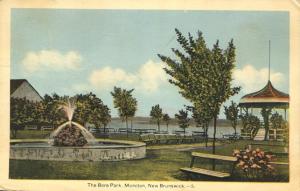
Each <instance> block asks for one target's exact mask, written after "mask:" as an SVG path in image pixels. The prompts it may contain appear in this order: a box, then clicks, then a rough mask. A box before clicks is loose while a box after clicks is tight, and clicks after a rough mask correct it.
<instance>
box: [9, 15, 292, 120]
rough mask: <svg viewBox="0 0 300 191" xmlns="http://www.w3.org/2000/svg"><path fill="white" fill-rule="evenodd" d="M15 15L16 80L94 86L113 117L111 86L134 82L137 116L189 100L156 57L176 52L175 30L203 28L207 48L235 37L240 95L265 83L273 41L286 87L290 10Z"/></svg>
mask: <svg viewBox="0 0 300 191" xmlns="http://www.w3.org/2000/svg"><path fill="white" fill-rule="evenodd" d="M11 18H12V19H11V20H12V27H11V46H12V49H11V78H26V79H28V80H29V82H30V83H31V84H32V85H33V86H34V87H35V88H36V89H37V91H38V92H39V93H40V94H41V95H44V94H46V93H47V94H52V93H54V92H56V93H58V94H60V95H70V96H72V95H74V94H76V93H87V92H90V91H92V92H94V93H96V94H97V96H99V97H100V98H101V99H102V100H103V101H104V103H105V104H107V105H108V106H109V107H110V108H111V109H112V114H113V116H116V115H117V111H116V110H115V109H114V108H113V104H112V98H111V95H110V91H111V90H112V89H113V86H121V87H123V88H128V89H129V88H135V91H134V96H135V97H136V98H137V99H138V104H139V109H138V111H137V115H138V116H148V115H149V112H150V108H151V106H152V105H155V104H160V105H161V106H162V108H163V110H164V112H167V113H169V114H170V115H174V113H176V112H177V111H178V110H179V109H181V108H183V105H184V104H188V102H187V101H186V100H185V99H183V98H182V97H181V96H180V95H179V93H178V89H177V87H174V86H173V85H171V84H169V83H168V82H167V79H168V76H167V75H166V74H165V73H164V71H163V70H162V67H163V66H164V65H163V63H161V61H160V60H159V58H158V57H157V54H158V53H160V54H163V55H168V56H171V57H173V58H174V55H173V54H172V52H171V48H178V43H177V42H176V38H175V31H174V29H175V28H178V29H179V30H180V31H181V32H182V33H183V34H184V35H187V33H188V32H190V33H191V34H192V35H196V32H197V30H200V31H202V32H203V35H204V37H205V40H206V42H207V44H208V45H209V46H210V47H212V45H213V43H215V41H216V40H217V39H219V40H220V45H221V47H224V48H225V47H226V45H227V43H228V42H229V41H230V39H231V38H233V39H234V43H235V45H236V47H237V50H236V54H237V58H236V68H235V70H234V73H233V76H234V84H237V85H241V86H242V87H243V89H242V91H241V92H240V93H239V95H237V96H235V97H233V98H232V99H233V100H235V101H238V100H239V98H240V97H241V96H243V95H244V94H245V93H249V92H252V91H256V90H258V89H260V88H262V87H263V86H264V85H265V84H266V81H267V73H268V72H267V67H268V41H269V40H271V45H272V46H271V80H272V82H273V84H274V85H275V87H276V88H277V89H280V90H281V91H284V92H288V91H289V80H288V79H289V15H288V12H270V11H269V12H251V11H247V12H246V11H245V12H237V11H235V12H233V11H180V10H178V11H165V10H164V11H163V10H148V11H145V10H71V9H69V10H67V9H13V11H12V17H11ZM221 117H222V115H221Z"/></svg>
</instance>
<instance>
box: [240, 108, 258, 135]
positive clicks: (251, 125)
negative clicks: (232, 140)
mask: <svg viewBox="0 0 300 191" xmlns="http://www.w3.org/2000/svg"><path fill="white" fill-rule="evenodd" d="M239 118H240V119H241V121H242V126H243V129H242V130H243V131H245V132H247V133H250V138H251V139H252V138H254V137H255V135H256V134H257V132H258V130H259V128H260V120H259V118H258V117H257V116H254V115H252V114H249V113H248V112H246V113H245V114H242V115H240V116H239Z"/></svg>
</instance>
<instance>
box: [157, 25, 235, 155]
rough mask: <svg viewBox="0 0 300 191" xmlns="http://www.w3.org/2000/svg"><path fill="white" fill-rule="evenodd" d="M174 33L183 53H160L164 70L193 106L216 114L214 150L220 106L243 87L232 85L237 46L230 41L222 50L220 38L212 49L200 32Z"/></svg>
mask: <svg viewBox="0 0 300 191" xmlns="http://www.w3.org/2000/svg"><path fill="white" fill-rule="evenodd" d="M175 32H176V34H177V41H178V43H179V44H180V45H181V47H182V48H183V50H184V52H181V51H180V50H178V49H172V51H173V52H174V54H175V55H176V56H177V58H178V59H171V58H169V57H166V56H163V55H160V54H159V55H158V56H159V57H160V59H161V60H162V61H163V62H165V63H166V64H167V67H166V68H164V70H165V72H166V73H167V74H168V75H170V77H171V79H169V82H170V83H171V84H173V85H175V86H177V87H178V88H179V93H180V94H181V95H182V96H183V97H184V98H186V99H187V100H189V101H190V102H191V103H192V104H193V106H194V107H195V106H196V105H197V107H199V108H205V110H208V113H209V114H211V115H212V116H213V119H214V140H213V153H215V140H216V126H217V118H218V115H219V112H220V108H221V105H222V104H223V103H224V102H225V101H226V100H228V99H229V97H231V96H233V95H234V94H237V93H238V92H239V90H240V87H232V84H231V82H232V70H233V68H234V62H235V46H234V44H233V40H231V41H230V42H229V44H228V47H227V48H226V49H225V50H222V49H221V48H220V47H219V41H217V42H216V43H215V44H214V46H213V48H212V49H211V50H210V49H209V48H208V47H207V46H206V44H205V40H204V38H203V36H202V33H201V32H198V37H197V39H194V38H193V37H192V36H191V34H189V35H188V39H187V38H186V37H184V36H183V35H182V33H181V32H180V31H179V30H178V29H175ZM203 110H204V109H203Z"/></svg>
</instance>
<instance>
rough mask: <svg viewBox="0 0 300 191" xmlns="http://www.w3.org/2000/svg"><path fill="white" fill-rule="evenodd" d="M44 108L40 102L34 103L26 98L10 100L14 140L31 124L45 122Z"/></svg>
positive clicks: (11, 127)
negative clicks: (18, 133)
mask: <svg viewBox="0 0 300 191" xmlns="http://www.w3.org/2000/svg"><path fill="white" fill-rule="evenodd" d="M42 113H43V107H42V103H40V102H32V101H29V100H27V99H25V98H11V99H10V129H11V135H12V137H13V138H16V137H17V132H18V130H20V129H23V128H24V127H25V126H26V125H29V124H36V125H38V124H40V123H42V122H43V115H42Z"/></svg>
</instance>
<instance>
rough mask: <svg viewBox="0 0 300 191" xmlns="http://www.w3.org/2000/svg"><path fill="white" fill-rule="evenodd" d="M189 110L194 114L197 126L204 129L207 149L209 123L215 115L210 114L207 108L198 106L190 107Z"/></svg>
mask: <svg viewBox="0 0 300 191" xmlns="http://www.w3.org/2000/svg"><path fill="white" fill-rule="evenodd" d="M206 107H207V105H206ZM187 109H188V110H189V111H191V112H192V117H193V118H194V120H195V122H196V126H197V127H202V129H203V131H204V133H205V146H206V147H207V146H208V127H209V122H210V121H211V120H212V118H213V115H212V114H211V113H210V109H209V108H205V107H200V106H198V104H194V106H188V107H187Z"/></svg>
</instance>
